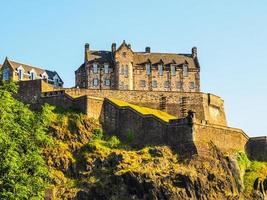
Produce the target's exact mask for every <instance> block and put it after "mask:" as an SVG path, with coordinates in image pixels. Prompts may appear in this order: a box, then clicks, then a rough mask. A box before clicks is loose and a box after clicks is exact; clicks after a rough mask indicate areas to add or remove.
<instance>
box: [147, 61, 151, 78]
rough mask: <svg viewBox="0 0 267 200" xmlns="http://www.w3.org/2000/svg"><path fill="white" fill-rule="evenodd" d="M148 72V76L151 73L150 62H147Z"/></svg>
mask: <svg viewBox="0 0 267 200" xmlns="http://www.w3.org/2000/svg"><path fill="white" fill-rule="evenodd" d="M146 74H147V75H148V76H149V75H151V65H150V63H147V64H146Z"/></svg>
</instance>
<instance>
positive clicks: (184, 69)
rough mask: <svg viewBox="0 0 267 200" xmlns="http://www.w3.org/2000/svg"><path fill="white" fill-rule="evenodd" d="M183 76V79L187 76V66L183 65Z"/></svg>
mask: <svg viewBox="0 0 267 200" xmlns="http://www.w3.org/2000/svg"><path fill="white" fill-rule="evenodd" d="M183 76H184V77H187V76H188V66H187V65H183Z"/></svg>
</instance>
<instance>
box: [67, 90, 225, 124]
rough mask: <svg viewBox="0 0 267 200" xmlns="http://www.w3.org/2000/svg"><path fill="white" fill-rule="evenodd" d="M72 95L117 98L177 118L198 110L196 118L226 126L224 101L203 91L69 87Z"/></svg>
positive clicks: (69, 92) (68, 91)
mask: <svg viewBox="0 0 267 200" xmlns="http://www.w3.org/2000/svg"><path fill="white" fill-rule="evenodd" d="M65 92H66V93H67V94H69V95H71V96H82V95H88V96H94V97H100V98H116V99H118V100H122V101H126V102H129V103H132V104H135V105H139V106H145V107H149V108H153V109H157V110H163V111H165V112H167V113H169V114H171V115H174V116H176V117H177V118H183V117H186V116H187V111H189V110H192V111H194V112H196V118H197V119H199V120H206V121H208V123H210V124H218V125H224V126H227V122H226V116H225V113H224V101H223V100H222V99H221V98H220V97H218V96H215V95H212V94H206V93H201V92H166V91H164V92H155V91H140V90H139V91H129V90H128V91H122V90H87V89H76V88H75V89H67V90H66V91H65Z"/></svg>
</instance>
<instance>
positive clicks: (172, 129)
mask: <svg viewBox="0 0 267 200" xmlns="http://www.w3.org/2000/svg"><path fill="white" fill-rule="evenodd" d="M102 114H103V117H102V125H103V129H104V131H105V132H106V133H107V134H109V135H116V136H118V137H119V138H120V140H122V141H124V142H130V143H131V145H132V146H134V147H137V148H142V147H144V146H146V145H169V146H170V147H172V148H173V150H176V151H177V152H180V153H181V154H184V155H185V154H186V153H189V152H190V154H195V153H196V152H197V151H196V149H195V148H194V144H193V143H192V126H191V125H190V124H188V123H181V124H177V123H176V122H174V123H165V122H164V121H161V120H160V119H158V118H156V117H154V116H144V115H141V114H140V113H137V112H136V111H135V110H133V109H131V108H129V107H118V106H117V105H115V104H114V103H113V102H111V101H109V100H105V101H104V106H103V112H102ZM131 135H133V138H132V139H133V140H132V141H129V139H130V137H131Z"/></svg>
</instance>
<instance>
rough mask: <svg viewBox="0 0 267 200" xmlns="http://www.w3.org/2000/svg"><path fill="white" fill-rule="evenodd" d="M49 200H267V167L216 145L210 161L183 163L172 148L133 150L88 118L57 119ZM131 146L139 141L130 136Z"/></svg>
mask: <svg viewBox="0 0 267 200" xmlns="http://www.w3.org/2000/svg"><path fill="white" fill-rule="evenodd" d="M49 133H50V134H51V135H52V136H53V138H54V145H53V146H52V147H50V148H47V149H45V151H44V156H45V158H46V162H47V165H48V167H49V169H50V171H51V178H52V180H51V187H50V188H49V189H48V190H47V191H46V199H47V200H48V199H76V200H83V199H103V200H105V199H122V200H123V199H125V200H126V199H127V200H128V199H140V200H141V199H142V200H143V199H166V200H167V199H201V200H202V199H203V200H204V199H264V198H265V193H266V190H267V178H266V177H267V164H266V163H263V162H256V161H250V160H248V158H247V157H246V155H245V154H244V153H242V152H236V153H234V154H231V155H230V154H229V155H227V154H223V153H222V152H221V151H220V150H219V149H218V148H217V147H216V146H215V145H213V144H210V153H209V155H207V156H205V157H199V156H196V157H191V158H188V159H186V160H185V159H181V158H180V155H178V154H177V153H176V152H173V151H172V150H171V149H170V148H168V146H147V147H145V148H142V149H133V148H131V147H130V145H129V144H128V143H127V144H125V143H121V142H120V141H119V140H118V139H117V138H116V137H114V136H113V137H110V138H106V137H105V134H103V133H102V131H101V127H100V125H99V124H98V123H97V122H96V121H94V120H92V119H88V118H87V117H86V116H84V115H82V114H76V113H71V112H69V113H61V114H55V116H53V122H52V124H51V126H50V129H49ZM127 137H128V138H129V143H130V141H131V139H132V138H133V137H134V135H128V136H127Z"/></svg>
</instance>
